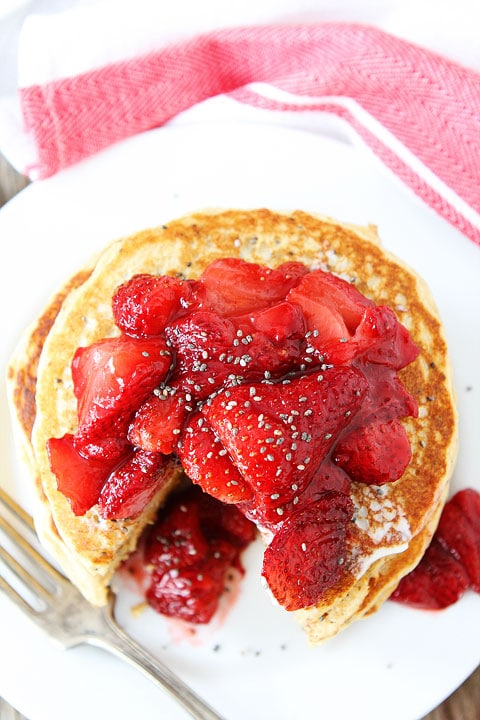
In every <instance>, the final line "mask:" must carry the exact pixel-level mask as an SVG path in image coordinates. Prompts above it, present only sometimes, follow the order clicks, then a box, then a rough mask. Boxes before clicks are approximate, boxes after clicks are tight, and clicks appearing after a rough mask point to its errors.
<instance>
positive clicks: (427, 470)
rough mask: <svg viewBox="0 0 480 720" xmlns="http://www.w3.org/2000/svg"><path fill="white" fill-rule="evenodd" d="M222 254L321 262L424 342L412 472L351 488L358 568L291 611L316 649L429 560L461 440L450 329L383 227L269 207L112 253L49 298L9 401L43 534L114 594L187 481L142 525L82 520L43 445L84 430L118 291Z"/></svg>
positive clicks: (194, 270)
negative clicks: (93, 364) (83, 356)
mask: <svg viewBox="0 0 480 720" xmlns="http://www.w3.org/2000/svg"><path fill="white" fill-rule="evenodd" d="M220 257H238V258H241V259H243V260H246V261H250V262H256V263H260V264H262V265H268V266H270V267H277V266H278V265H280V264H282V263H283V262H286V261H291V260H296V261H300V262H303V263H304V264H305V265H307V266H308V267H310V268H317V267H321V268H323V269H326V270H329V271H331V272H333V273H335V274H337V275H339V276H341V277H342V278H344V279H348V280H350V281H351V282H354V283H355V286H356V287H357V289H358V290H359V291H360V292H362V293H363V294H364V295H365V296H367V297H368V298H371V299H372V300H373V301H374V302H375V303H377V304H384V305H389V306H390V307H391V308H392V309H393V310H394V311H395V312H396V314H397V316H398V317H399V320H400V321H401V322H402V323H403V324H404V325H405V326H406V327H407V329H408V330H409V332H410V334H411V336H412V338H413V340H414V342H415V343H416V344H417V345H418V346H419V347H420V350H421V352H420V355H419V357H418V358H417V359H416V360H415V361H414V362H413V363H411V364H410V365H408V366H407V367H406V368H404V369H403V370H402V371H400V373H399V376H400V378H401V380H402V382H403V384H404V385H405V387H406V388H407V390H408V391H409V392H410V393H411V394H412V395H413V396H414V397H415V398H416V400H417V402H418V405H419V414H418V417H417V418H407V419H406V420H405V421H403V422H404V425H405V428H406V430H407V434H408V436H409V439H410V442H411V446H412V460H411V462H410V464H409V466H408V468H407V470H406V471H405V472H404V474H403V476H402V477H401V478H400V479H399V480H397V481H396V482H394V483H390V484H387V485H383V486H381V487H380V488H377V487H374V486H369V485H363V484H360V483H352V499H353V500H354V504H355V507H356V512H355V518H356V519H355V532H354V534H353V538H354V539H353V541H352V547H351V553H352V554H353V555H354V556H355V562H354V563H353V565H352V567H354V570H352V572H350V573H348V574H346V576H345V578H344V579H343V580H342V582H341V583H340V584H339V585H338V586H335V587H334V588H332V589H331V591H329V592H328V593H327V594H326V596H325V597H324V598H322V601H321V602H320V603H319V604H318V605H317V606H316V607H313V608H307V609H304V610H298V611H295V612H294V615H295V617H296V619H297V620H298V622H299V623H300V624H301V625H302V626H303V627H304V628H305V631H306V633H307V635H308V638H309V639H310V641H311V642H312V643H317V642H320V641H322V640H324V639H326V638H327V637H331V636H333V635H335V634H336V633H337V632H339V631H340V630H341V629H343V628H344V627H346V626H347V625H348V624H349V623H351V622H352V621H353V620H356V619H359V618H360V617H363V616H365V615H368V614H369V613H371V612H373V611H374V610H376V609H378V608H379V607H380V605H381V603H382V602H383V601H384V600H385V599H386V598H387V597H388V596H389V595H390V594H391V592H392V591H393V590H394V589H395V587H396V585H397V584H398V582H399V580H400V579H401V577H403V575H405V574H406V573H408V572H409V571H410V569H412V568H413V567H414V566H415V565H416V564H417V563H418V562H419V560H420V558H421V557H422V555H423V553H424V551H425V548H426V547H427V545H428V544H429V542H430V539H431V536H432V534H433V532H434V530H435V528H436V524H437V522H438V518H439V515H440V513H441V509H442V507H443V504H444V502H445V499H446V495H447V493H448V483H449V479H450V476H451V473H452V470H453V466H454V463H455V458H456V448H457V417H456V410H455V403H454V391H453V384H452V373H451V367H450V363H449V359H448V352H447V345H446V341H445V336H444V331H443V328H442V323H441V320H440V318H439V315H438V311H437V309H436V306H435V303H434V301H433V299H432V296H431V294H430V292H429V290H428V288H427V286H426V285H425V283H424V282H423V280H422V279H421V278H419V277H418V275H417V274H416V273H415V272H414V271H413V270H412V269H410V268H409V267H407V266H406V265H405V264H404V263H403V262H401V261H400V260H399V259H398V258H395V257H394V256H393V255H391V254H390V253H388V252H387V251H386V250H385V249H384V248H383V247H382V246H381V244H380V242H379V240H378V237H377V233H376V230H375V228H374V227H368V228H359V227H356V226H353V225H348V224H344V223H340V222H337V221H335V220H332V219H330V218H326V217H323V216H319V215H311V214H307V213H305V212H301V211H295V212H292V213H275V212H272V211H270V210H266V209H259V210H251V211H242V210H229V211H218V212H217V211H212V212H202V213H198V214H192V215H189V216H187V217H184V218H181V219H178V220H175V221H172V222H171V223H169V224H168V225H167V226H161V227H158V228H153V229H147V230H144V231H142V232H138V233H136V234H134V235H132V236H129V237H126V238H122V239H119V240H117V241H115V242H114V243H112V244H111V245H110V246H109V247H107V248H106V249H105V250H104V251H103V252H102V253H101V254H100V255H99V256H98V258H96V259H95V261H94V262H93V263H92V265H91V266H90V267H87V268H86V269H85V270H84V271H82V273H80V274H78V275H77V276H76V277H75V278H74V279H73V280H72V281H70V282H69V283H68V284H67V285H66V286H65V288H64V289H63V290H62V291H61V293H60V294H59V295H57V296H56V297H55V298H54V300H53V301H52V302H51V303H50V304H49V306H48V308H47V310H46V311H45V312H44V314H43V315H42V316H41V318H40V320H39V321H38V322H37V323H36V324H35V325H34V326H33V328H32V329H30V330H29V331H28V332H27V334H26V336H25V338H24V339H23V340H22V342H21V344H20V346H19V348H18V350H17V352H16V354H15V357H14V358H13V359H12V363H11V366H10V369H9V385H10V397H11V400H12V405H13V407H14V409H15V414H16V418H17V422H18V426H19V428H20V430H21V434H22V437H23V441H24V445H25V447H26V455H27V458H28V460H29V467H30V470H31V473H32V476H33V478H34V481H35V484H36V487H37V495H38V500H39V502H38V510H37V512H36V516H35V520H36V525H37V528H38V532H39V535H40V538H41V539H42V541H43V542H44V543H45V545H46V546H47V547H49V549H50V550H51V552H53V554H54V555H55V557H57V559H58V561H59V562H60V564H61V565H62V567H63V568H64V570H65V572H66V574H67V575H68V576H69V577H70V578H71V579H72V581H73V582H74V583H75V584H77V585H78V587H79V588H80V590H81V591H82V592H83V594H84V595H85V596H86V597H87V598H88V599H89V600H90V601H91V602H92V603H94V604H97V605H101V604H103V603H104V602H105V601H106V598H107V593H108V587H109V584H110V581H111V578H112V576H113V574H114V572H115V570H116V568H117V567H118V565H119V564H120V563H121V562H122V560H123V559H124V558H125V557H126V556H127V555H128V554H129V553H130V552H131V551H132V550H133V548H134V547H135V545H136V543H137V541H138V538H139V536H140V534H141V532H142V531H143V529H144V528H145V526H146V525H147V524H148V523H149V522H152V520H153V518H154V517H155V515H156V513H157V510H158V507H159V506H160V505H161V504H162V503H163V501H164V500H165V498H166V496H167V495H168V493H169V492H170V491H171V489H172V488H173V487H174V486H175V485H176V484H177V483H178V482H179V481H180V478H181V468H180V467H179V465H178V463H177V462H176V461H175V460H172V462H171V463H170V465H169V466H168V470H167V471H166V472H167V474H168V480H167V482H166V484H165V486H164V487H163V488H162V490H161V491H160V492H159V493H158V494H157V496H156V497H155V498H154V499H153V501H152V502H151V503H150V504H149V505H148V506H147V508H146V509H145V510H144V512H143V513H142V514H141V515H140V516H138V517H136V518H134V519H133V520H122V521H118V520H116V521H109V520H102V519H101V518H100V517H99V515H98V513H97V512H96V509H95V508H92V509H91V510H89V511H88V512H87V513H86V515H84V516H75V515H74V514H73V513H72V511H71V509H70V505H69V503H68V501H67V500H66V498H65V497H64V496H63V495H62V494H61V493H59V491H58V490H57V485H56V479H55V477H54V475H53V474H52V473H51V471H50V466H49V460H48V455H47V452H46V441H47V440H48V439H49V438H50V437H61V436H62V435H63V434H65V433H68V432H75V429H76V423H77V415H76V400H75V397H74V394H73V387H72V378H71V370H70V364H71V360H72V357H73V354H74V352H75V350H76V349H77V347H78V346H80V345H83V346H85V345H88V344H90V343H92V342H95V341H97V340H99V339H101V338H105V337H112V336H115V335H116V334H118V332H119V331H118V328H117V327H116V326H115V324H114V322H113V317H112V309H111V297H112V295H113V292H114V290H115V289H116V287H117V286H118V285H120V284H121V283H123V282H124V281H126V280H127V279H129V278H130V277H131V276H132V275H135V274H138V273H151V274H162V275H164V274H170V275H174V276H180V277H185V278H196V277H198V276H199V275H200V274H201V272H202V271H203V269H204V268H205V267H206V266H207V265H209V264H210V263H211V262H212V261H213V260H215V259H217V258H220Z"/></svg>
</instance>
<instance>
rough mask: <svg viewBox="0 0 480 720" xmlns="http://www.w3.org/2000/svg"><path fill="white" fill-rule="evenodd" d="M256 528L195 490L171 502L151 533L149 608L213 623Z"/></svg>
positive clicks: (148, 549)
mask: <svg viewBox="0 0 480 720" xmlns="http://www.w3.org/2000/svg"><path fill="white" fill-rule="evenodd" d="M254 537H255V530H254V527H253V525H252V524H251V523H250V522H249V521H248V520H246V519H245V518H244V517H243V515H242V514H241V513H240V512H239V511H238V510H237V509H236V508H235V507H233V506H232V505H223V504H222V503H219V502H218V501H217V500H215V499H214V498H212V497H210V496H209V495H206V494H205V493H203V492H202V491H201V490H200V488H198V487H193V488H191V489H188V490H186V491H183V492H180V493H179V494H177V495H175V496H173V497H171V498H170V499H169V501H168V502H167V505H166V506H165V508H164V509H163V510H162V511H161V512H160V514H159V517H158V519H157V521H156V523H155V525H154V526H153V528H152V530H151V531H150V532H149V536H148V538H147V541H146V544H145V550H144V555H145V562H146V563H147V566H148V567H150V568H151V581H150V587H149V589H148V591H147V601H148V602H149V604H150V605H151V606H152V607H153V608H154V609H155V610H157V612H160V613H162V614H164V615H168V616H173V617H177V618H182V619H184V620H188V621H190V622H194V623H206V622H208V621H209V620H210V619H211V618H212V616H213V614H214V612H215V610H216V609H217V606H218V602H219V599H220V596H221V595H222V593H223V590H224V582H225V574H226V572H227V570H228V568H229V567H230V566H232V565H235V566H237V567H238V568H240V569H241V566H240V564H239V556H240V553H241V551H242V550H243V549H244V548H245V547H246V546H247V545H248V544H249V543H250V542H251V541H252V540H253V539H254Z"/></svg>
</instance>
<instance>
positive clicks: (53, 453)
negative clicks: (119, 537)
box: [47, 434, 118, 515]
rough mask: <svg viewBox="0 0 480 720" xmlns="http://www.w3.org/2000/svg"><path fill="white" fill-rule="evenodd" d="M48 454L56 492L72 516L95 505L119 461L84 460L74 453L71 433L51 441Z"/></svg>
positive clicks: (48, 444)
mask: <svg viewBox="0 0 480 720" xmlns="http://www.w3.org/2000/svg"><path fill="white" fill-rule="evenodd" d="M47 451H48V457H49V461H50V467H51V470H52V472H53V474H54V475H55V477H56V479H57V487H58V489H59V491H60V492H61V493H62V494H63V495H65V497H66V498H67V499H68V500H69V502H70V505H71V507H72V512H73V513H74V514H75V515H84V514H85V513H86V512H87V510H90V508H91V507H93V505H96V503H97V500H98V497H99V495H100V492H101V490H102V487H103V485H104V484H105V482H106V480H107V478H108V476H109V475H110V473H111V472H112V470H113V469H114V467H115V466H116V465H117V464H118V460H116V459H114V460H113V461H112V460H110V461H108V460H102V459H96V458H85V457H83V456H82V455H81V454H80V453H79V452H78V451H77V450H76V448H75V444H74V437H73V435H71V434H67V435H64V436H63V437H61V438H50V439H49V440H48V441H47Z"/></svg>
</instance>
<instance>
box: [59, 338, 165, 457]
mask: <svg viewBox="0 0 480 720" xmlns="http://www.w3.org/2000/svg"><path fill="white" fill-rule="evenodd" d="M170 362H171V354H170V351H169V350H168V348H167V346H166V343H165V340H163V339H162V338H150V339H134V338H131V337H128V336H127V335H120V336H119V337H116V338H110V339H106V340H100V341H99V342H97V343H94V344H93V345H90V346H89V347H81V348H79V349H78V350H77V351H76V353H75V355H74V358H73V361H72V377H73V383H74V391H75V395H76V397H77V400H78V420H79V428H78V432H77V439H76V443H77V449H79V450H81V451H83V452H85V454H87V455H88V454H90V455H92V454H95V455H97V454H98V455H101V454H102V448H104V453H103V454H104V455H105V456H106V455H108V449H112V448H114V449H115V448H116V446H115V442H114V441H112V442H110V439H113V440H115V439H118V438H119V437H120V438H122V437H125V436H126V433H127V428H128V424H129V422H130V420H131V418H132V415H133V413H134V412H135V411H136V410H137V408H138V407H139V406H140V405H141V404H142V403H143V402H144V401H145V400H146V399H147V397H148V396H149V395H150V393H151V392H152V391H153V390H154V388H155V387H156V386H157V385H159V384H160V382H162V380H163V379H164V378H165V376H166V374H167V372H168V370H169V367H170ZM89 446H92V448H93V449H92V448H90V447H89Z"/></svg>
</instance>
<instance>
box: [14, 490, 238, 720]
mask: <svg viewBox="0 0 480 720" xmlns="http://www.w3.org/2000/svg"><path fill="white" fill-rule="evenodd" d="M0 510H1V511H2V512H1V515H0V529H1V530H2V531H3V533H4V534H5V536H7V537H8V540H9V541H10V546H11V547H10V549H11V550H12V551H14V554H15V557H14V556H13V555H12V554H11V553H10V552H9V551H8V550H6V549H5V548H4V547H3V546H2V545H0V559H1V560H2V561H3V563H4V564H5V566H7V567H8V568H9V569H10V571H11V572H12V573H13V574H14V575H15V576H16V578H17V579H18V580H19V581H21V583H22V584H23V586H24V588H25V590H27V593H26V595H27V597H24V596H23V595H21V594H20V592H18V590H17V589H16V588H15V587H14V586H13V585H12V584H11V583H10V582H8V581H7V579H6V578H5V577H3V576H1V575H0V591H2V592H3V593H5V594H6V595H7V596H8V597H9V598H10V599H11V600H12V601H13V602H14V603H15V604H16V605H17V606H18V607H20V608H21V609H22V610H24V611H25V613H26V614H27V615H28V617H29V618H31V619H32V620H33V621H34V622H35V623H36V624H37V625H39V626H40V627H41V628H42V629H43V630H44V631H46V632H47V633H48V635H49V636H50V637H51V638H53V639H54V640H56V641H57V642H59V643H60V645H61V646H62V647H63V648H65V649H67V648H72V647H75V646H76V645H81V644H83V643H87V644H90V645H96V646H98V647H101V648H103V649H104V650H107V651H109V652H111V653H113V654H114V655H117V656H119V657H121V658H123V659H124V660H127V661H128V662H129V663H130V664H131V665H133V666H134V667H136V668H137V669H138V670H140V671H141V672H142V673H143V674H144V675H146V677H148V678H149V679H150V680H152V681H153V682H154V683H155V684H156V685H159V686H161V687H162V688H163V689H164V690H167V691H168V692H169V693H170V694H171V695H172V696H173V697H174V698H175V699H176V700H177V702H178V703H180V705H182V706H183V707H184V708H185V710H187V711H188V712H189V713H190V715H191V717H193V718H195V719H196V720H224V718H222V716H221V715H219V714H218V713H217V712H215V711H214V710H213V708H211V707H210V706H209V705H207V704H206V703H205V702H204V701H203V700H202V699H201V698H200V697H199V696H198V695H197V694H196V693H195V692H193V690H191V689H190V688H189V687H188V686H187V685H186V684H185V683H184V682H183V681H182V680H181V679H180V678H179V677H177V676H176V675H175V674H174V673H173V672H172V671H171V670H170V669H169V668H168V667H167V666H166V665H164V664H163V663H162V662H160V661H159V660H157V658H155V657H153V656H152V655H150V654H149V653H148V652H147V651H146V650H145V649H144V648H142V647H141V646H140V645H138V644H137V643H136V642H134V641H133V640H132V639H131V638H130V637H129V636H128V635H126V634H125V633H124V632H123V630H122V629H121V628H120V627H119V625H118V624H117V622H116V621H115V617H114V612H113V609H114V604H115V596H114V594H113V593H110V598H109V603H108V605H107V606H105V607H102V608H96V607H94V606H93V605H90V603H89V602H88V601H87V600H85V598H84V597H83V595H82V594H81V593H80V592H79V591H78V590H77V589H76V588H75V587H74V586H73V585H72V584H71V583H70V582H69V580H67V579H66V578H65V577H64V576H63V575H62V574H61V573H60V572H58V571H57V570H56V568H54V567H53V565H51V564H50V563H49V562H48V561H47V560H46V559H45V558H44V557H43V555H42V554H40V552H38V551H37V550H36V549H35V547H34V546H33V545H34V544H35V543H36V540H37V536H36V533H35V529H34V524H33V520H32V518H31V517H30V516H29V515H28V514H27V513H26V512H25V511H24V510H23V509H22V508H21V507H20V506H19V505H18V504H17V503H16V502H15V501H14V500H13V499H12V498H11V497H9V496H8V495H7V494H6V493H5V491H4V490H2V488H0ZM5 510H6V511H7V515H8V514H10V515H11V517H12V520H13V521H14V522H15V524H16V525H17V526H18V527H19V528H21V532H18V531H17V530H16V529H15V527H14V526H13V525H12V524H10V523H9V522H8V521H7V520H6V519H5ZM17 556H18V558H21V560H22V562H20V561H19V560H17V559H16V558H17ZM29 596H32V597H33V598H35V602H34V603H32V602H30V601H29V599H28V597H29Z"/></svg>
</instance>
